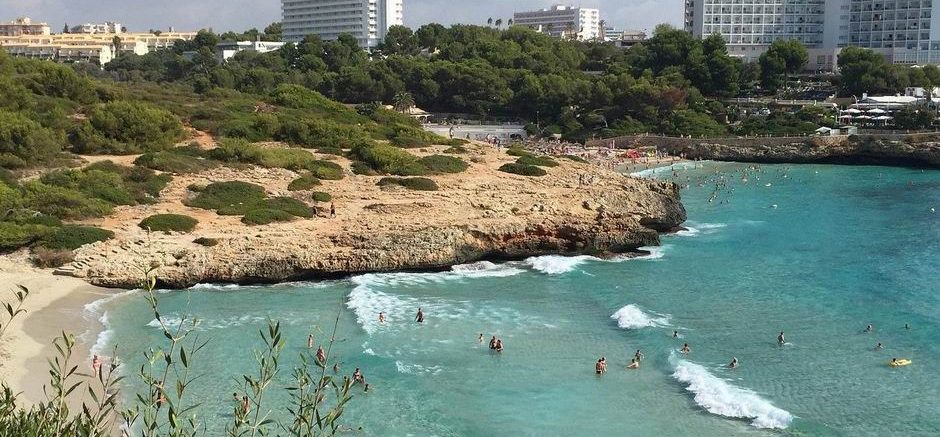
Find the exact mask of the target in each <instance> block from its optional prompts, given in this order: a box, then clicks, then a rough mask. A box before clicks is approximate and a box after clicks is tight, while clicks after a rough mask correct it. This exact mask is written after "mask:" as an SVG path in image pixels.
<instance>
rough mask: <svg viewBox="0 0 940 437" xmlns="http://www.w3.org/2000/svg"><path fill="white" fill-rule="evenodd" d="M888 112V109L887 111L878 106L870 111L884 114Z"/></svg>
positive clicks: (870, 112)
mask: <svg viewBox="0 0 940 437" xmlns="http://www.w3.org/2000/svg"><path fill="white" fill-rule="evenodd" d="M886 112H888V111H885V110H884V109H878V108H875V109H872V110H870V111H868V113H869V114H884V113H886Z"/></svg>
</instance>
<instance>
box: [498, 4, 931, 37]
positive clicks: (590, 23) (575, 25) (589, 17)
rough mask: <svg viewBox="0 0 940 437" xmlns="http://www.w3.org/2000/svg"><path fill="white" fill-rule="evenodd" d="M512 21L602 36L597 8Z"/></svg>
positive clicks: (557, 8)
mask: <svg viewBox="0 0 940 437" xmlns="http://www.w3.org/2000/svg"><path fill="white" fill-rule="evenodd" d="M938 1H940V0H938ZM512 21H513V25H514V26H526V27H531V28H533V29H535V30H538V31H539V32H542V33H547V34H549V35H551V36H554V37H565V38H571V39H577V40H581V41H589V40H594V39H600V38H602V37H603V32H602V31H601V29H602V28H601V13H600V10H598V9H588V8H577V7H574V6H562V5H554V6H552V7H551V8H547V9H541V10H537V11H526V12H516V13H514V14H513V17H512Z"/></svg>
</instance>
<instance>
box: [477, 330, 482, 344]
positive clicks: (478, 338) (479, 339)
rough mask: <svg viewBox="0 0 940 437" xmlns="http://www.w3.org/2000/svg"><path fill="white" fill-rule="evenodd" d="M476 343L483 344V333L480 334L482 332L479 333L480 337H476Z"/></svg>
mask: <svg viewBox="0 0 940 437" xmlns="http://www.w3.org/2000/svg"><path fill="white" fill-rule="evenodd" d="M477 342H478V343H480V344H483V333H482V332H481V333H480V336H479V337H477Z"/></svg>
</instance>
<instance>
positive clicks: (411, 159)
mask: <svg viewBox="0 0 940 437" xmlns="http://www.w3.org/2000/svg"><path fill="white" fill-rule="evenodd" d="M351 154H352V157H353V158H354V159H358V160H360V161H362V162H364V163H365V164H367V165H368V166H369V167H371V168H372V169H373V170H375V171H377V172H379V173H385V174H393V175H398V176H420V175H425V174H427V173H428V169H427V168H426V167H425V166H424V165H422V164H421V163H420V162H418V157H417V156H414V155H412V154H410V153H408V152H406V151H404V150H402V149H399V148H397V147H392V146H388V145H384V144H374V145H373V144H361V145H358V146H356V147H354V148H353V149H352V152H351Z"/></svg>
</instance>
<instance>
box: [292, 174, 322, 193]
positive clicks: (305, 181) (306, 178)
mask: <svg viewBox="0 0 940 437" xmlns="http://www.w3.org/2000/svg"><path fill="white" fill-rule="evenodd" d="M320 184H321V182H320V179H318V178H316V177H314V176H313V175H312V174H305V175H303V176H301V177H299V178H297V179H294V180H292V181H291V182H290V184H288V185H287V189H288V190H289V191H307V190H310V189H313V187H316V186H317V185H320Z"/></svg>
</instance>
